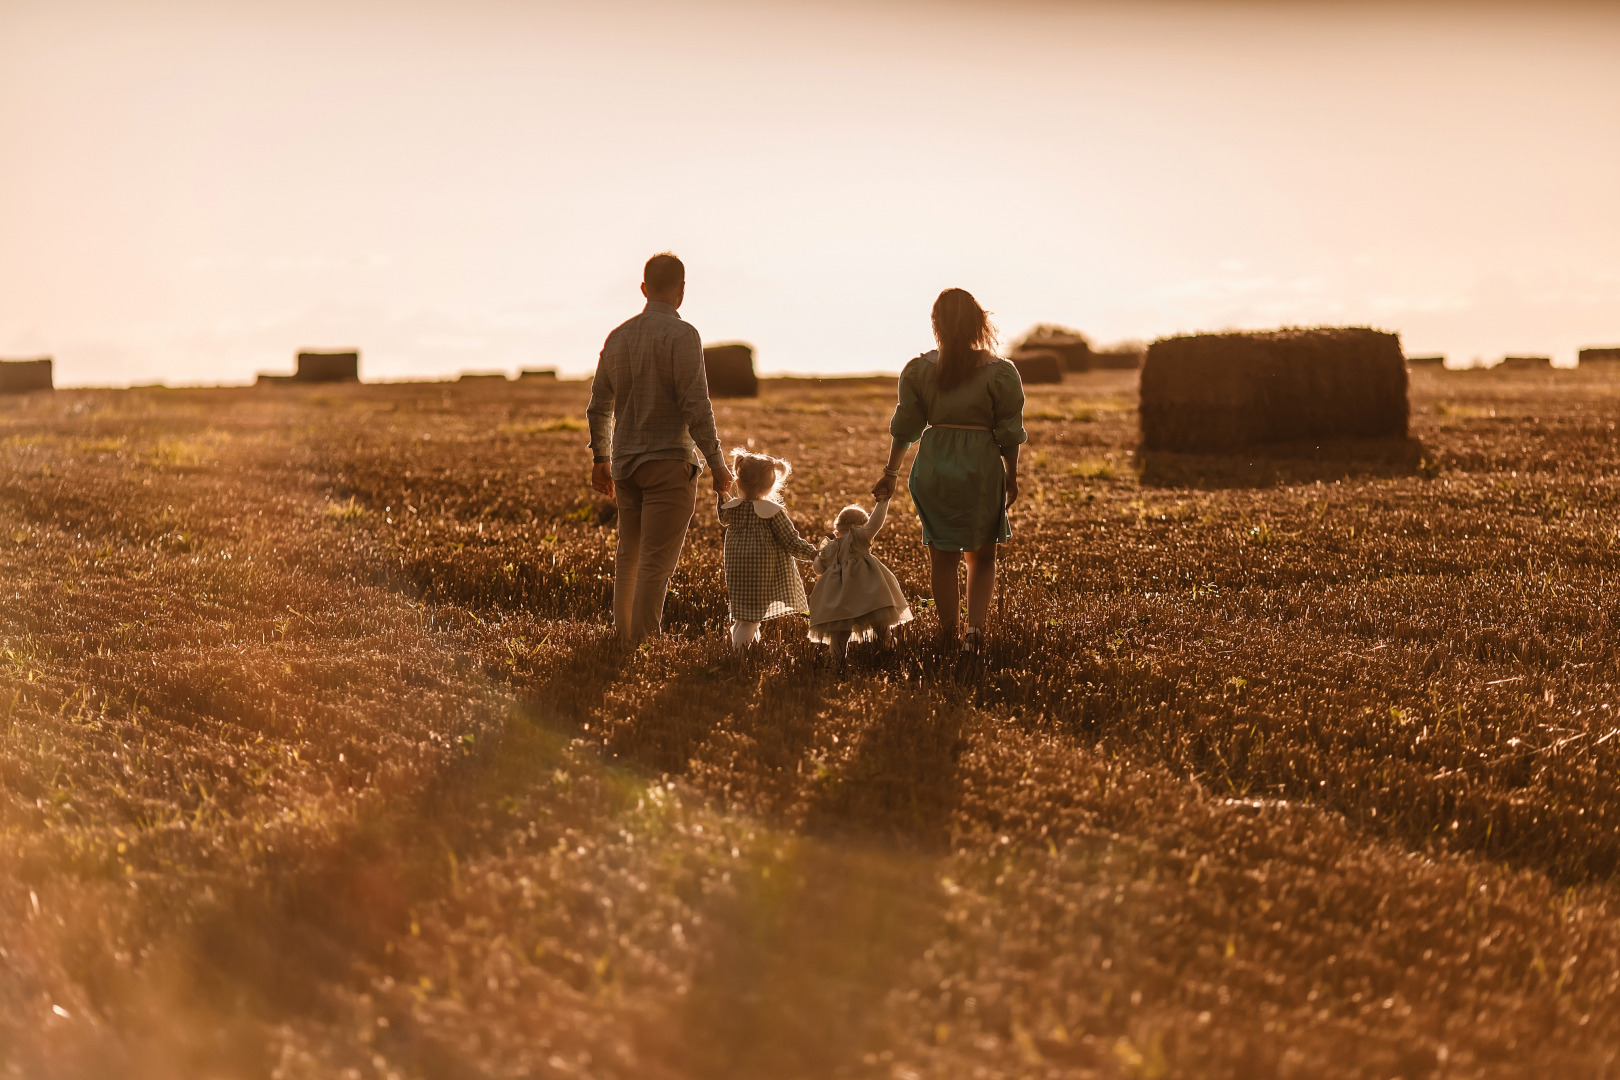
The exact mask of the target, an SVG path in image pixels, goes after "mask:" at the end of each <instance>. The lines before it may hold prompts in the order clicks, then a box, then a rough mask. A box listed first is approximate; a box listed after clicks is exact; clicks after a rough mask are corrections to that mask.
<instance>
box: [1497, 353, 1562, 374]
mask: <svg viewBox="0 0 1620 1080" xmlns="http://www.w3.org/2000/svg"><path fill="white" fill-rule="evenodd" d="M1497 367H1499V368H1501V369H1502V370H1503V371H1551V370H1552V357H1550V356H1504V357H1502V362H1501V363H1500V364H1498V365H1497Z"/></svg>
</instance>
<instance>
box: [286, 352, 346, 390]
mask: <svg viewBox="0 0 1620 1080" xmlns="http://www.w3.org/2000/svg"><path fill="white" fill-rule="evenodd" d="M293 381H294V382H301V383H305V382H359V381H360V354H359V353H358V352H301V353H299V354H298V374H296V375H294V376H293Z"/></svg>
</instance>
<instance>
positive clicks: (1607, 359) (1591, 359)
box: [1578, 346, 1620, 364]
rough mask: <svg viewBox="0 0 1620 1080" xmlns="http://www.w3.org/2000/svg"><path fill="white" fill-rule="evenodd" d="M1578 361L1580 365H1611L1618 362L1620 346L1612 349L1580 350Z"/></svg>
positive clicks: (1619, 359) (1619, 360)
mask: <svg viewBox="0 0 1620 1080" xmlns="http://www.w3.org/2000/svg"><path fill="white" fill-rule="evenodd" d="M1578 359H1579V361H1580V362H1581V363H1582V364H1612V363H1616V362H1620V346H1617V347H1614V348H1601V349H1582V350H1581V351H1580V354H1579V356H1578Z"/></svg>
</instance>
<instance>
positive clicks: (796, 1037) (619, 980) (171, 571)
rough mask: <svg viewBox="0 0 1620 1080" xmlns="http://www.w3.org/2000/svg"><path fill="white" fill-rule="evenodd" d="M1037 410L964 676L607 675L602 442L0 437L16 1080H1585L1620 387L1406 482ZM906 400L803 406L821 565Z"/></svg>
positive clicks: (1486, 425) (37, 429)
mask: <svg viewBox="0 0 1620 1080" xmlns="http://www.w3.org/2000/svg"><path fill="white" fill-rule="evenodd" d="M1134 384H1135V377H1134V375H1133V374H1131V373H1115V372H1099V373H1092V374H1088V375H1085V376H1079V377H1075V376H1071V377H1070V378H1069V379H1068V380H1067V381H1066V382H1065V383H1064V384H1063V385H1061V386H1033V387H1031V388H1030V390H1029V428H1030V434H1031V443H1030V445H1029V447H1028V448H1027V451H1026V454H1025V456H1024V469H1025V470H1026V471H1025V478H1024V484H1023V488H1024V494H1023V497H1022V498H1021V499H1020V501H1019V503H1018V504H1017V506H1016V507H1015V509H1014V512H1013V521H1014V532H1015V536H1014V539H1013V541H1012V543H1011V544H1010V545H1008V546H1007V548H1006V549H1005V551H1004V560H1005V561H1004V567H1005V575H1004V578H1003V591H1002V593H1001V602H1000V604H999V605H998V608H997V614H996V617H995V621H994V622H993V624H992V631H991V637H990V641H989V645H988V654H987V656H986V657H985V658H984V662H983V666H982V668H980V669H977V670H967V669H958V668H956V667H955V666H953V665H950V664H944V663H941V662H940V661H939V660H937V659H936V658H935V657H934V656H933V654H932V653H931V651H930V650H929V649H928V648H927V646H926V638H927V634H928V633H929V631H930V630H931V629H932V626H933V622H934V620H933V616H932V612H931V611H930V609H929V606H928V604H927V602H926V601H927V571H926V566H925V562H924V559H923V557H922V554H923V553H922V551H921V549H920V547H919V545H918V542H917V541H918V529H917V524H916V520H915V517H914V515H913V514H912V513H911V510H910V506H909V503H908V501H907V500H906V497H905V495H904V493H903V488H902V494H901V495H900V497H899V498H898V500H897V503H896V506H895V509H894V511H893V513H892V514H891V521H892V522H893V524H892V525H890V526H889V527H888V528H886V530H885V532H884V533H883V535H882V536H881V537H880V538H879V540H878V543H877V545H876V551H877V553H878V554H879V555H880V556H881V557H883V558H884V559H885V560H886V561H888V562H889V564H890V565H891V566H892V567H893V568H894V569H895V571H896V573H897V574H898V575H899V577H900V579H901V581H902V583H903V584H904V585H905V587H906V588H907V590H908V592H909V593H910V594H911V595H912V597H913V598H914V601H915V603H914V606H915V607H916V608H917V610H918V613H919V619H918V622H917V623H914V624H912V625H911V626H909V627H908V628H907V630H906V632H905V634H903V636H902V637H901V640H900V641H899V643H898V645H897V647H896V648H895V649H894V650H893V651H891V652H887V653H877V652H873V651H867V652H865V653H864V654H862V655H861V656H860V657H859V658H858V660H857V661H856V664H855V670H854V672H853V673H852V674H851V675H849V676H847V677H844V678H837V677H834V676H833V675H832V674H831V672H830V671H829V670H828V669H827V667H826V666H825V665H824V664H823V663H822V662H821V655H820V653H819V652H818V651H817V650H816V649H815V648H813V647H812V646H811V645H810V644H809V643H808V642H806V641H805V640H804V636H803V625H802V623H799V622H796V621H794V620H777V621H775V622H772V623H768V624H767V626H766V635H765V642H764V647H763V648H762V649H761V650H760V651H759V652H758V653H756V654H755V655H754V656H752V657H750V658H749V659H747V660H746V661H743V662H740V663H739V662H737V661H735V660H733V659H732V658H731V657H730V655H729V653H728V651H727V649H726V648H725V647H724V645H723V643H722V641H721V635H720V630H719V625H720V622H721V620H722V619H723V616H724V611H725V602H724V594H723V591H722V588H721V578H720V553H719V530H718V527H717V525H716V524H715V523H714V521H713V520H712V518H711V517H710V516H708V515H705V514H703V513H702V512H701V511H700V514H699V518H698V526H697V527H696V528H695V530H694V532H693V534H692V535H691V537H690V538H689V540H688V547H687V554H686V556H685V558H684V559H683V562H682V564H681V568H680V570H679V572H678V574H677V576H676V580H675V591H674V593H673V594H672V595H671V597H670V603H669V618H670V622H671V624H672V628H673V630H674V631H675V633H674V634H673V635H672V636H671V637H669V638H668V639H666V640H663V641H659V642H657V643H655V644H652V645H649V646H647V647H645V648H643V649H640V650H637V651H636V652H634V653H631V654H628V655H626V654H622V653H619V652H617V651H616V650H615V649H614V648H613V646H612V644H611V640H610V635H609V633H608V631H607V629H606V628H605V627H604V626H603V619H604V612H605V609H606V604H605V597H606V593H607V588H608V580H607V575H608V573H609V570H610V568H611V553H612V550H613V530H612V528H611V526H610V525H603V524H599V523H600V522H602V521H604V520H606V515H604V514H602V513H601V509H600V507H599V506H598V505H597V502H596V500H595V499H594V497H593V496H592V495H591V493H590V492H589V491H588V489H587V487H586V485H585V483H584V477H585V475H586V473H587V471H588V468H589V455H588V452H587V450H586V448H585V445H584V438H585V437H584V433H583V430H582V429H583V426H584V425H583V422H582V421H583V409H584V405H585V398H586V394H587V392H588V391H587V386H586V384H584V383H580V382H571V381H557V382H553V381H552V380H545V379H529V380H520V381H513V382H508V383H504V384H498V385H489V384H483V383H444V384H415V385H389V386H361V385H355V384H348V385H336V386H320V387H290V388H288V389H287V391H286V392H285V393H276V394H263V393H254V392H253V391H251V390H166V391H81V390H68V391H58V392H57V393H56V394H55V395H49V396H47V395H36V396H19V397H14V398H7V399H4V400H3V401H0V470H3V477H4V483H3V484H0V562H3V565H4V575H5V576H4V582H5V591H6V593H7V595H8V600H7V603H6V604H5V605H4V607H3V608H0V657H3V659H4V664H3V666H0V709H3V710H4V716H5V726H4V727H3V728H0V961H3V962H0V1075H20V1076H27V1077H47V1078H54V1077H80V1076H111V1075H117V1076H129V1077H165V1078H167V1077H190V1076H197V1077H202V1076H209V1077H216V1076H229V1077H234V1076H244V1077H245V1076H284V1077H295V1076H296V1077H334V1078H336V1077H354V1076H366V1077H371V1076H376V1077H387V1076H390V1075H397V1076H401V1077H480V1076H534V1077H540V1076H559V1077H561V1076H590V1077H670V1078H677V1077H737V1078H743V1077H762V1076H783V1077H800V1076H802V1077H823V1076H847V1077H874V1078H875V1077H886V1078H905V1077H947V1078H950V1077H962V1078H968V1077H1015V1076H1016V1077H1026V1076H1028V1077H1076V1076H1082V1077H1083V1076H1098V1077H1115V1076H1119V1077H1153V1076H1160V1077H1163V1076H1198V1077H1231V1078H1234V1080H1235V1078H1240V1077H1241V1078H1250V1077H1369V1078H1370V1077H1391V1076H1403V1077H1419V1076H1445V1077H1472V1076H1480V1077H1493V1078H1496V1077H1501V1078H1508V1077H1526V1078H1529V1077H1546V1076H1559V1077H1594V1078H1596V1077H1602V1076H1609V1075H1613V1073H1614V1070H1615V1068H1616V1061H1615V1059H1616V1054H1617V1051H1616V1047H1617V1046H1620V997H1617V996H1616V994H1615V993H1614V987H1615V986H1616V984H1617V983H1620V923H1617V921H1616V905H1620V894H1617V892H1616V871H1617V868H1620V734H1617V731H1620V719H1617V718H1616V711H1617V710H1620V700H1617V699H1616V697H1615V695H1614V687H1615V685H1616V683H1617V676H1620V654H1617V652H1616V644H1617V642H1620V629H1617V628H1616V627H1615V626H1613V625H1612V624H1611V622H1610V620H1609V619H1608V616H1607V612H1608V611H1609V610H1612V609H1614V608H1615V607H1616V604H1617V602H1620V595H1617V593H1620V586H1617V584H1616V582H1617V580H1620V579H1617V575H1616V570H1617V568H1620V530H1617V528H1616V525H1615V513H1616V509H1617V506H1620V450H1617V445H1616V442H1615V437H1614V431H1615V425H1616V424H1617V423H1620V379H1617V378H1615V377H1613V376H1610V375H1608V374H1606V373H1605V369H1602V368H1598V369H1595V370H1591V371H1580V370H1576V371H1573V372H1570V373H1568V374H1567V376H1565V377H1561V378H1559V379H1557V380H1549V379H1546V378H1545V377H1543V376H1537V375H1533V374H1531V375H1523V376H1520V375H1516V374H1514V373H1512V372H1505V371H1491V372H1481V373H1478V374H1476V375H1475V376H1473V377H1470V378H1468V379H1457V378H1455V377H1448V376H1446V375H1444V374H1442V373H1440V372H1433V371H1425V370H1419V371H1416V372H1414V373H1413V375H1412V396H1411V402H1412V412H1411V432H1410V434H1411V437H1412V440H1413V445H1414V447H1415V448H1416V451H1417V453H1416V455H1415V456H1413V457H1410V458H1400V457H1393V458H1384V457H1378V456H1376V455H1367V454H1363V453H1360V452H1359V451H1357V450H1354V449H1353V448H1347V447H1345V446H1341V445H1338V444H1324V445H1322V446H1321V447H1320V448H1317V447H1314V446H1313V447H1311V448H1309V449H1308V450H1301V449H1299V448H1297V447H1296V448H1289V447H1286V446H1285V447H1280V448H1267V449H1266V450H1265V451H1264V452H1263V453H1262V452H1256V453H1253V454H1246V455H1244V456H1243V457H1241V458H1231V457H1215V456H1208V457H1198V456H1190V455H1177V456H1175V460H1174V461H1172V462H1169V463H1168V464H1165V463H1162V462H1161V463H1160V464H1159V465H1157V466H1153V467H1150V463H1148V462H1144V461H1143V460H1142V459H1141V456H1140V452H1139V450H1138V446H1137V438H1138V436H1137V430H1138V418H1137V413H1136V395H1135V391H1134ZM892 393H893V390H892V386H891V385H884V384H882V383H878V382H874V381H870V380H847V381H841V380H832V379H827V380H766V381H764V382H763V383H762V384H761V389H760V396H759V397H758V398H754V399H744V400H737V401H723V402H720V403H719V404H718V406H717V412H718V416H719V422H720V426H721V429H722V435H723V437H724V439H725V441H726V444H727V446H732V445H738V444H742V443H744V442H745V441H746V440H748V439H752V440H753V441H754V446H755V448H756V449H761V450H765V451H768V452H771V453H775V454H780V455H783V456H786V457H787V458H789V459H790V460H792V461H793V463H794V465H795V467H796V473H795V476H794V479H793V481H792V485H791V488H790V491H789V494H788V505H789V510H790V513H791V514H792V516H793V518H794V520H795V521H796V522H797V523H798V525H799V527H800V530H801V531H802V532H805V533H806V534H807V535H820V534H821V533H822V532H823V531H824V523H825V522H826V521H827V519H828V518H829V516H830V515H831V514H832V513H833V512H834V511H835V510H836V509H837V508H838V507H839V506H842V505H843V504H844V503H845V502H847V501H849V500H850V499H852V498H857V497H862V496H863V495H864V491H865V489H866V488H867V487H868V486H869V485H870V483H871V480H872V477H873V476H874V475H875V473H876V472H877V470H878V468H879V467H880V463H881V461H882V459H883V454H884V449H885V446H886V441H887V440H886V437H885V434H884V424H885V422H886V420H887V416H888V410H889V407H890V403H891V399H892Z"/></svg>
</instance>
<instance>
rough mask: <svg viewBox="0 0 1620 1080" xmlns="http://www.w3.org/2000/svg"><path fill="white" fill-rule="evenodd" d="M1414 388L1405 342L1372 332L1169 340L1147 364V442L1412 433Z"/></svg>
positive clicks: (1151, 446) (1154, 446)
mask: <svg viewBox="0 0 1620 1080" xmlns="http://www.w3.org/2000/svg"><path fill="white" fill-rule="evenodd" d="M1406 389H1407V377H1406V358H1405V357H1404V356H1402V355H1401V341H1400V338H1399V337H1398V336H1396V335H1395V334H1385V333H1381V332H1379V331H1377V330H1368V329H1366V328H1364V327H1322V328H1318V329H1310V330H1307V329H1297V328H1291V329H1285V330H1274V331H1270V332H1267V333H1247V334H1197V335H1192V336H1188V337H1173V338H1162V339H1160V340H1158V341H1155V342H1154V343H1153V344H1152V345H1151V346H1150V347H1149V348H1148V353H1147V359H1146V360H1145V361H1144V362H1143V364H1142V390H1141V409H1140V415H1141V421H1142V446H1143V448H1144V449H1147V450H1177V451H1224V450H1235V449H1237V448H1239V447H1243V446H1249V445H1252V444H1255V443H1271V442H1295V441H1303V440H1307V439H1343V438H1380V437H1403V436H1405V435H1406V423H1407V401H1406Z"/></svg>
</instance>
